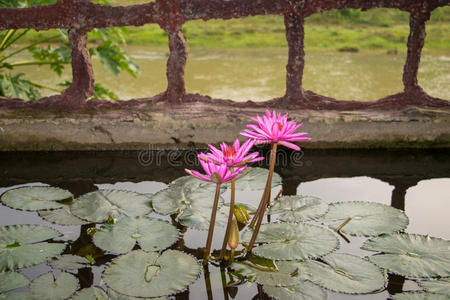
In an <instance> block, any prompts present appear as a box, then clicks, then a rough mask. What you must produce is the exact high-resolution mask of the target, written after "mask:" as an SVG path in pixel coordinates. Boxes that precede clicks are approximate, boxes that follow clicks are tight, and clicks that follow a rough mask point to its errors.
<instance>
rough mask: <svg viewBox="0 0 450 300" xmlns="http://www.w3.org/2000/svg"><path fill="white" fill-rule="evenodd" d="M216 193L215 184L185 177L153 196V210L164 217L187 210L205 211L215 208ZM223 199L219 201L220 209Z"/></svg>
mask: <svg viewBox="0 0 450 300" xmlns="http://www.w3.org/2000/svg"><path fill="white" fill-rule="evenodd" d="M223 190H224V189H223ZM215 191H216V184H215V183H207V182H203V181H201V180H199V179H196V178H194V177H192V176H183V177H180V178H178V179H177V180H175V181H173V182H172V183H170V184H169V186H168V187H167V188H166V189H164V190H161V191H159V192H158V193H156V194H155V195H153V196H152V197H150V198H151V201H152V206H153V209H154V210H155V211H156V212H157V213H160V214H162V215H171V214H174V213H177V212H178V211H179V210H181V211H184V210H185V209H193V210H197V211H198V210H204V209H210V208H212V206H213V202H214V195H215ZM222 203H223V199H222V197H220V199H219V207H220V206H221V205H222Z"/></svg>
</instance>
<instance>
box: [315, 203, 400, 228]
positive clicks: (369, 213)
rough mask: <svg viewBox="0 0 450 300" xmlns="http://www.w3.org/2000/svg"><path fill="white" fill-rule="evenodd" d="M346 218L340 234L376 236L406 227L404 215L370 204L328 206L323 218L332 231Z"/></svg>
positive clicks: (384, 206)
mask: <svg viewBox="0 0 450 300" xmlns="http://www.w3.org/2000/svg"><path fill="white" fill-rule="evenodd" d="M348 218H351V220H350V222H348V224H346V225H345V226H344V227H343V228H342V229H341V232H342V233H345V234H350V235H358V236H378V235H380V234H383V233H392V232H396V231H399V230H402V229H405V228H406V227H407V226H408V223H409V220H408V217H407V216H406V214H405V213H404V212H403V211H401V210H399V209H396V208H394V207H392V206H388V205H384V204H380V203H371V202H340V203H333V204H331V205H330V206H329V210H328V213H327V214H326V215H325V216H324V217H323V221H324V222H327V223H328V222H329V223H330V224H329V226H330V228H332V229H336V228H338V227H339V226H340V225H341V224H342V223H344V222H345V221H346V220H347V219H348Z"/></svg>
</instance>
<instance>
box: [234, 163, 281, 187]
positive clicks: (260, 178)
mask: <svg viewBox="0 0 450 300" xmlns="http://www.w3.org/2000/svg"><path fill="white" fill-rule="evenodd" d="M248 170H249V172H248V173H247V174H246V175H245V176H244V177H242V178H241V179H239V180H237V181H236V190H239V191H244V190H264V189H265V187H266V182H267V177H268V176H269V170H267V169H264V168H248ZM230 185H231V184H230V183H228V184H227V185H226V186H230ZM279 185H281V176H280V175H278V174H277V173H276V172H274V173H273V177H272V188H274V187H277V186H279Z"/></svg>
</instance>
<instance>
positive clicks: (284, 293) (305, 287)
mask: <svg viewBox="0 0 450 300" xmlns="http://www.w3.org/2000/svg"><path fill="white" fill-rule="evenodd" d="M264 291H265V292H266V293H267V295H269V296H270V297H272V298H274V299H282V300H326V299H327V293H326V292H325V291H324V290H322V289H321V288H320V287H319V286H317V285H315V284H314V283H312V282H309V281H301V282H300V283H299V284H298V285H294V286H290V287H276V286H270V285H265V286H264Z"/></svg>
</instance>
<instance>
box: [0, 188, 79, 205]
mask: <svg viewBox="0 0 450 300" xmlns="http://www.w3.org/2000/svg"><path fill="white" fill-rule="evenodd" d="M72 197H73V195H72V193H71V192H69V191H67V190H63V189H60V188H56V187H50V186H26V187H20V188H17V189H12V190H9V191H7V192H5V193H4V194H3V195H2V197H1V201H2V202H3V204H5V205H6V206H8V207H11V208H15V209H21V210H29V211H33V210H42V209H55V208H60V207H63V206H64V204H63V203H60V202H58V201H66V200H71V199H72Z"/></svg>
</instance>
